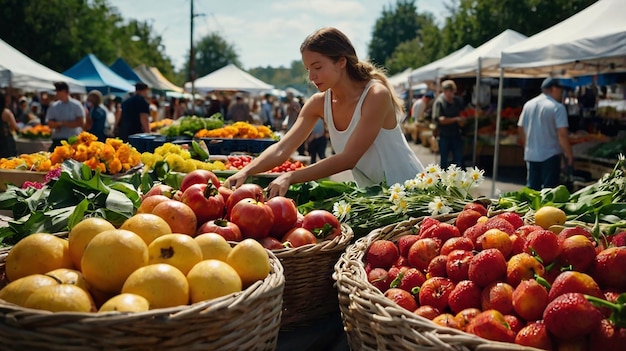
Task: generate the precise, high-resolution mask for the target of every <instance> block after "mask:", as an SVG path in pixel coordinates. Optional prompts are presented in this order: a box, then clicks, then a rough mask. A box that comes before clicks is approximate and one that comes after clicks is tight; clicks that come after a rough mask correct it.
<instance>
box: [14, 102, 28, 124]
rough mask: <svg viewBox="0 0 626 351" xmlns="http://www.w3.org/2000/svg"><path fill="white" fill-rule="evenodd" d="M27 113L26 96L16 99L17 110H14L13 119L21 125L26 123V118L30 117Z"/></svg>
mask: <svg viewBox="0 0 626 351" xmlns="http://www.w3.org/2000/svg"><path fill="white" fill-rule="evenodd" d="M29 114H30V108H29V106H28V99H27V98H26V96H22V97H20V99H19V100H18V105H17V110H16V111H15V120H16V121H17V124H18V125H19V126H21V127H24V126H25V125H26V124H28V120H29V119H30V118H29V117H28V115H29Z"/></svg>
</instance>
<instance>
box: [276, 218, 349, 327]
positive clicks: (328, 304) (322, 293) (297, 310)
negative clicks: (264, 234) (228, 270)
mask: <svg viewBox="0 0 626 351" xmlns="http://www.w3.org/2000/svg"><path fill="white" fill-rule="evenodd" d="M341 229H342V233H341V235H339V236H337V237H335V238H334V239H333V240H328V241H324V242H321V243H318V244H310V245H304V246H300V247H297V248H292V249H281V250H273V251H272V252H273V253H274V254H275V255H276V257H278V258H279V259H280V261H281V263H282V264H283V267H284V269H285V292H284V293H283V315H282V323H281V327H282V328H283V329H286V328H291V327H298V326H303V325H307V324H310V323H311V322H312V321H314V320H315V319H317V318H319V317H323V316H324V315H326V314H329V313H332V312H337V311H338V310H339V304H338V300H337V290H336V289H335V282H334V281H333V279H332V274H333V270H334V266H335V264H336V263H337V260H338V259H339V256H341V254H342V253H343V252H344V250H345V249H346V247H347V246H348V245H349V244H350V241H351V240H352V237H353V236H354V233H353V232H352V229H351V228H350V227H349V226H347V225H345V224H343V225H342V228H341Z"/></svg>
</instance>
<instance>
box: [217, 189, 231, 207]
mask: <svg viewBox="0 0 626 351" xmlns="http://www.w3.org/2000/svg"><path fill="white" fill-rule="evenodd" d="M217 191H219V192H220V194H222V197H223V198H224V204H226V201H228V198H229V197H230V195H231V194H232V193H233V190H232V189H229V188H227V187H225V186H223V185H222V186H220V187H219V188H217Z"/></svg>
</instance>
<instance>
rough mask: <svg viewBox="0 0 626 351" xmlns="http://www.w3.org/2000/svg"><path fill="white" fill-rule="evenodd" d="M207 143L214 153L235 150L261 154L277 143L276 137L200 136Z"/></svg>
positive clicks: (227, 153)
mask: <svg viewBox="0 0 626 351" xmlns="http://www.w3.org/2000/svg"><path fill="white" fill-rule="evenodd" d="M200 139H201V140H204V142H205V143H206V145H207V147H208V149H209V153H210V154H212V155H229V154H231V153H233V152H245V153H249V154H259V153H261V152H263V151H264V150H265V149H267V148H268V147H269V146H270V145H272V144H274V143H276V140H274V139H244V138H233V139H230V138H200Z"/></svg>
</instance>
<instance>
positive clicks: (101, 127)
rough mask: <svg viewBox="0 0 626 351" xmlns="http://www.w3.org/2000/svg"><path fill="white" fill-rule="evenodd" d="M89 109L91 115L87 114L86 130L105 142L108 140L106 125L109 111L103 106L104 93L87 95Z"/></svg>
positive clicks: (93, 91) (95, 92) (92, 92)
mask: <svg viewBox="0 0 626 351" xmlns="http://www.w3.org/2000/svg"><path fill="white" fill-rule="evenodd" d="M87 107H88V109H89V113H88V114H87V123H85V129H86V130H87V131H89V133H91V134H93V135H95V136H97V137H98V140H99V141H101V142H104V141H105V140H106V138H107V135H106V132H105V131H106V125H107V111H106V110H105V108H104V107H103V106H102V93H101V92H99V91H98V90H92V91H90V92H89V94H87Z"/></svg>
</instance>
